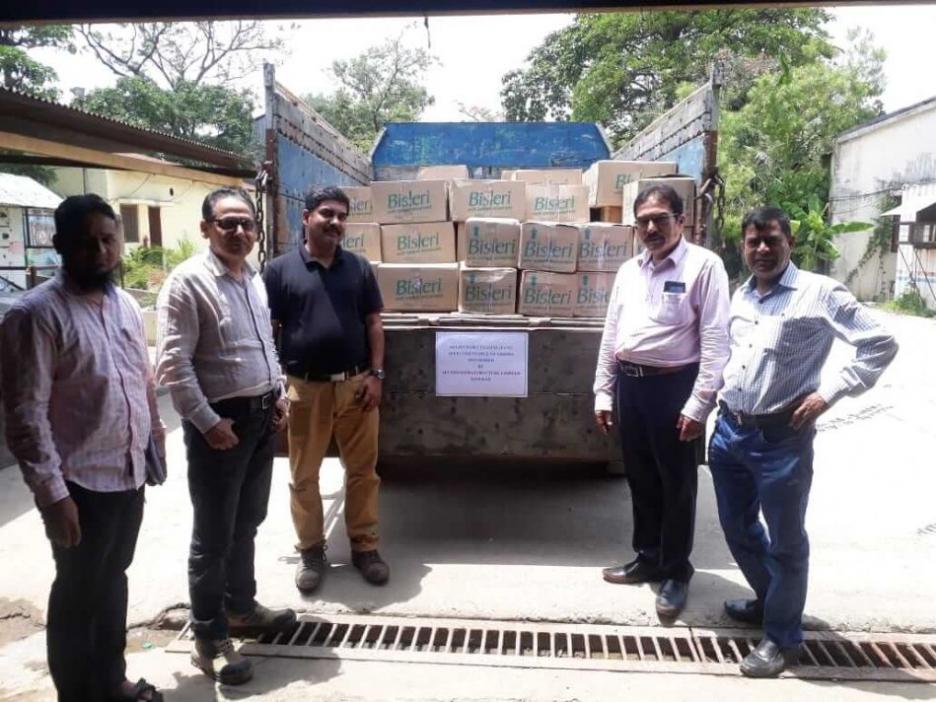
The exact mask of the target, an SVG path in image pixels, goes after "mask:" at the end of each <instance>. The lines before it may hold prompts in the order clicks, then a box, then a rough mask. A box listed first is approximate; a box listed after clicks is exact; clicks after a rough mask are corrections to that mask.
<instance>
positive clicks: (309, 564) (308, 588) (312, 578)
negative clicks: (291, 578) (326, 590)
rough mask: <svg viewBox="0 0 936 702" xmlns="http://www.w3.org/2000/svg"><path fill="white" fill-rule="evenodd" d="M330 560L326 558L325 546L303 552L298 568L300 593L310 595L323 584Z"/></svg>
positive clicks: (297, 583)
mask: <svg viewBox="0 0 936 702" xmlns="http://www.w3.org/2000/svg"><path fill="white" fill-rule="evenodd" d="M326 570H328V559H326V558H325V545H324V544H322V545H320V546H313V547H312V548H307V549H306V550H305V551H302V552H301V558H300V560H299V565H298V566H297V567H296V587H297V588H298V589H299V592H301V593H303V594H306V595H307V594H309V593H311V592H314V591H315V590H316V589H317V588H318V586H319V585H321V583H322V578H324V577H325V571H326Z"/></svg>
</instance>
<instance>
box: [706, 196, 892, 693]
mask: <svg viewBox="0 0 936 702" xmlns="http://www.w3.org/2000/svg"><path fill="white" fill-rule="evenodd" d="M741 231H742V233H743V241H742V247H743V254H744V260H745V262H746V263H747V265H748V267H749V268H750V269H751V272H752V276H751V278H750V279H749V280H748V281H747V282H746V283H744V284H743V285H741V287H739V288H738V289H737V290H736V291H735V294H734V297H733V299H732V301H731V320H730V327H729V333H730V336H731V358H730V360H729V361H728V365H727V366H726V367H725V373H724V379H725V384H724V388H723V390H722V393H721V399H720V401H719V407H720V414H719V417H718V422H717V424H716V427H715V433H714V434H713V435H712V440H711V444H710V446H709V466H710V468H711V471H712V478H713V480H714V483H715V495H716V498H717V501H718V514H719V518H720V520H721V524H722V529H723V530H724V532H725V538H726V540H727V542H728V547H729V548H730V549H731V553H732V555H733V556H734V558H735V560H736V561H737V563H738V567H739V568H741V571H742V572H743V573H744V577H745V578H746V579H747V581H748V583H749V584H750V586H751V588H752V589H753V590H754V594H755V596H756V598H755V599H751V600H730V601H728V602H725V612H726V613H727V614H728V615H729V616H730V617H732V618H733V619H736V620H738V621H743V622H747V623H751V624H762V625H763V627H764V638H763V639H762V640H761V642H760V644H759V645H758V646H757V648H756V649H755V650H754V651H752V652H751V653H750V654H749V655H748V656H747V657H746V658H745V659H744V661H742V663H741V672H742V673H743V674H745V675H747V676H749V677H773V676H776V675H779V674H780V673H781V672H782V671H783V670H784V669H785V668H786V667H787V666H789V665H793V664H795V662H796V661H797V659H798V656H799V648H800V644H801V642H802V640H803V631H802V617H803V607H804V605H805V602H806V582H807V573H808V568H809V540H808V538H807V536H806V530H805V527H804V524H805V518H806V504H807V502H808V499H809V488H810V485H811V483H812V474H813V466H812V464H813V438H814V437H815V435H816V430H815V426H814V422H815V420H816V418H817V417H818V416H819V415H820V414H822V413H823V412H825V411H826V409H828V408H829V406H830V405H832V404H833V403H834V402H836V401H837V400H838V399H840V398H842V397H844V396H845V395H852V396H854V395H858V394H860V393H862V392H864V391H865V390H867V389H868V388H870V387H871V386H872V385H874V383H875V382H876V381H877V379H878V378H879V377H880V375H881V373H883V372H884V369H885V368H887V366H888V364H890V362H891V361H892V360H893V359H894V356H895V354H896V353H897V342H896V341H894V338H893V337H892V336H891V335H890V334H888V333H887V331H886V330H884V329H883V328H882V327H881V326H880V325H879V324H878V323H877V322H876V321H875V320H874V318H873V317H872V316H871V315H870V314H869V313H868V311H867V310H866V309H865V308H864V307H863V306H862V305H861V304H860V303H859V302H858V301H857V300H855V298H854V296H853V295H852V294H851V293H850V292H848V290H847V289H846V288H845V286H843V285H842V284H841V283H838V282H836V281H834V280H832V279H831V278H827V277H825V276H822V275H817V274H815V273H808V272H806V271H801V270H799V269H798V268H797V267H796V265H795V264H793V263H792V262H791V261H790V254H791V251H792V248H793V243H794V242H793V236H792V233H791V228H790V219H789V217H788V216H787V215H786V213H784V212H783V211H782V210H779V209H777V208H774V207H762V208H758V209H756V210H753V211H751V212H749V213H748V214H747V215H746V216H745V218H744V220H743V222H742V225H741ZM836 337H837V338H839V339H841V340H843V341H845V342H847V343H849V344H851V345H852V346H854V347H855V348H856V354H855V357H854V358H853V359H852V360H851V361H850V362H849V363H848V364H846V365H845V366H844V367H843V368H842V369H841V370H840V372H839V373H838V374H837V375H836V376H835V377H832V378H830V379H828V380H826V381H825V382H820V374H821V372H822V367H823V365H824V364H825V361H826V359H827V358H828V355H829V351H830V349H831V348H832V341H833V340H834V339H835V338H836ZM761 512H762V513H763V515H764V521H765V522H766V523H767V533H765V532H764V528H763V526H762V525H761V523H760V520H759V513H761Z"/></svg>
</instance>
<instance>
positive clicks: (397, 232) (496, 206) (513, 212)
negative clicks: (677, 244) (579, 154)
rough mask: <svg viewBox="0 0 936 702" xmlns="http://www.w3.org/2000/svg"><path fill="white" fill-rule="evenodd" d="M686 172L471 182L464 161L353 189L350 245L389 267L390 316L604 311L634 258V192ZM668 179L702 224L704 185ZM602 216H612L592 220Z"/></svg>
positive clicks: (614, 166)
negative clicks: (698, 201)
mask: <svg viewBox="0 0 936 702" xmlns="http://www.w3.org/2000/svg"><path fill="white" fill-rule="evenodd" d="M675 171H676V165H675V164H673V163H650V162H638V161H599V162H597V163H595V164H594V165H593V166H592V167H591V168H590V169H589V170H588V172H586V173H585V174H584V182H583V174H582V171H580V170H578V169H569V168H558V169H545V170H517V171H510V172H507V171H505V172H504V173H503V174H502V179H501V180H472V179H470V178H468V177H467V176H468V169H467V168H466V167H464V166H433V167H426V168H423V169H421V170H420V172H419V179H417V180H412V181H375V182H373V183H371V185H370V187H367V188H346V191H347V192H348V195H349V197H350V198H351V214H350V217H349V224H348V228H347V233H346V235H345V242H344V245H345V248H347V249H349V250H351V251H357V252H359V253H362V254H363V255H365V256H367V258H369V259H370V260H371V261H372V262H380V265H379V267H378V268H377V279H378V283H379V285H380V289H381V294H382V295H383V298H384V305H385V308H386V309H387V310H388V311H425V312H449V311H452V310H454V309H456V308H457V309H458V311H459V312H464V313H471V314H514V313H519V314H523V315H531V316H550V317H601V316H603V315H604V314H605V311H606V309H607V305H608V301H609V299H610V296H611V290H612V287H613V283H614V277H615V273H616V272H617V270H618V268H620V266H621V264H623V263H624V262H625V261H626V260H627V259H628V258H630V257H631V256H633V255H634V254H635V242H634V232H633V227H632V226H631V225H632V224H633V214H632V211H633V199H634V198H635V197H636V195H637V193H638V192H639V191H640V190H642V189H643V188H644V187H646V186H647V185H650V184H652V183H656V182H660V181H661V180H663V179H661V178H657V176H661V175H668V174H671V173H674V172H675ZM665 182H666V183H667V184H670V185H672V186H673V187H675V188H676V189H677V190H678V191H679V192H681V193H683V194H684V196H685V199H686V203H687V205H686V208H687V209H686V214H687V220H688V221H690V222H691V221H692V218H693V217H694V213H693V212H692V207H693V205H694V198H695V184H694V181H693V180H692V179H691V178H680V177H675V178H669V177H668V178H665ZM611 203H614V204H611ZM590 207H591V208H593V209H591V210H590V209H589V208H590ZM596 213H597V214H598V215H604V219H605V220H611V221H589V220H590V219H594V217H595V215H596ZM609 213H610V215H611V216H608V215H609Z"/></svg>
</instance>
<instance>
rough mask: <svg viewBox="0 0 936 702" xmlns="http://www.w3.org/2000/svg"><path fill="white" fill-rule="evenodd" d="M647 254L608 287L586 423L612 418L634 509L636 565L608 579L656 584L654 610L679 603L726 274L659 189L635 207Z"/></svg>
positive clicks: (724, 336)
mask: <svg viewBox="0 0 936 702" xmlns="http://www.w3.org/2000/svg"><path fill="white" fill-rule="evenodd" d="M634 215H635V221H636V227H635V229H636V232H637V237H638V238H639V240H640V241H641V243H642V244H643V245H644V247H645V249H646V250H645V251H644V252H643V253H642V254H640V255H638V256H635V257H634V258H632V259H631V260H629V261H627V262H626V263H625V264H624V265H622V266H621V268H620V270H619V271H618V273H617V278H616V279H615V283H614V289H613V291H612V295H611V301H610V304H609V306H608V313H607V317H606V319H605V328H604V333H603V335H602V339H601V348H600V351H599V355H598V364H597V370H596V373H595V387H594V390H595V421H596V422H597V424H598V426H599V428H601V429H602V431H605V432H607V431H609V430H611V428H612V426H613V423H614V422H615V421H616V422H617V425H618V431H619V435H620V438H621V446H622V449H623V454H624V463H625V467H626V470H627V481H628V485H629V486H630V490H631V498H632V501H633V516H634V533H633V548H634V551H636V553H637V557H636V558H635V559H634V560H632V561H631V562H629V563H627V564H626V565H623V566H615V567H611V568H605V569H604V571H603V576H604V579H605V580H607V581H608V582H612V583H625V584H636V583H643V582H660V583H662V584H661V586H660V592H659V595H658V596H657V600H656V610H657V614H658V616H659V617H660V619H661V620H663V621H672V620H674V619H675V618H676V617H678V616H679V614H680V613H681V612H682V610H683V608H684V607H685V605H686V599H687V596H688V591H689V580H690V578H691V577H692V574H693V567H692V564H691V563H690V561H689V556H690V553H691V551H692V541H693V533H694V530H695V503H696V491H697V485H698V466H699V462H700V458H701V455H702V451H701V449H702V441H703V434H704V431H705V420H706V417H707V416H708V415H709V413H710V412H711V410H712V409H713V408H714V406H715V395H716V393H717V392H718V389H719V387H720V386H721V373H722V368H723V366H724V364H725V361H726V360H727V357H728V333H727V325H728V276H727V274H726V273H725V267H724V265H723V264H722V261H721V259H720V258H719V257H718V256H717V255H715V254H714V253H712V252H711V251H708V250H706V249H704V248H701V247H699V246H696V245H694V244H690V243H689V242H687V241H685V239H684V238H683V225H684V221H685V217H684V215H683V202H682V199H681V198H680V196H679V194H678V193H677V192H676V191H675V190H674V189H673V188H672V187H670V186H668V185H665V184H660V185H654V186H652V187H650V188H647V189H645V190H643V191H642V192H641V193H640V194H639V195H638V196H637V199H636V200H635V202H634Z"/></svg>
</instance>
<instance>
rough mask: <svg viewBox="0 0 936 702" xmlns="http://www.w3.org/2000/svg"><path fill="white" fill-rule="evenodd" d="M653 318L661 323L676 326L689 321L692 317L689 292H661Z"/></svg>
mask: <svg viewBox="0 0 936 702" xmlns="http://www.w3.org/2000/svg"><path fill="white" fill-rule="evenodd" d="M653 319H654V321H656V322H659V323H660V324H669V325H674V326H676V325H682V324H686V323H687V322H689V321H690V320H691V319H692V307H691V306H690V304H689V294H688V293H685V292H664V293H661V295H660V301H659V303H658V304H657V307H656V310H655V313H654V314H653Z"/></svg>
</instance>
